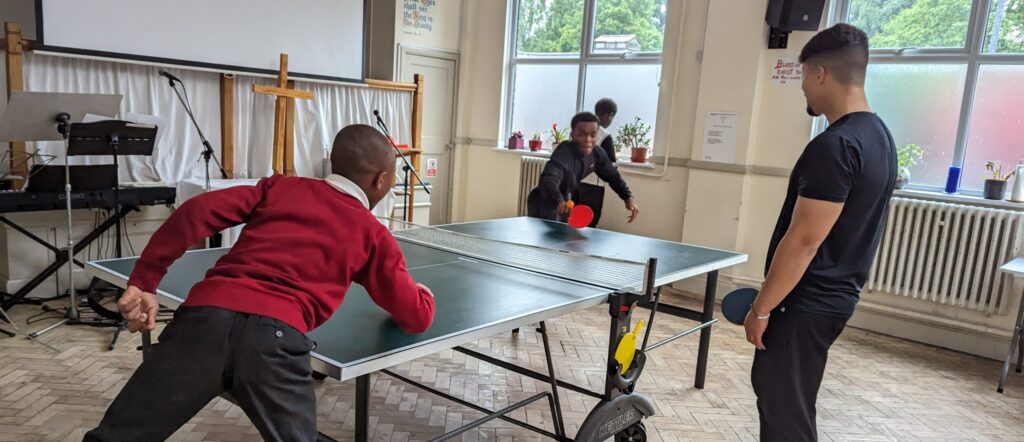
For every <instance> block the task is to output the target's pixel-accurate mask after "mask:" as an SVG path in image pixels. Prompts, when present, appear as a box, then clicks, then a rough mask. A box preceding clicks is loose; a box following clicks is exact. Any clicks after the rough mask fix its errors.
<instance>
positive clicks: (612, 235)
mask: <svg viewBox="0 0 1024 442" xmlns="http://www.w3.org/2000/svg"><path fill="white" fill-rule="evenodd" d="M439 227H440V228H442V229H445V230H450V231H455V232H459V233H465V234H469V235H474V236H480V237H483V238H488V239H496V240H502V241H508V242H514V243H521V244H528V245H533V246H542V247H547V248H553V249H560V250H568V251H573V252H580V253H585V254H590V255H599V256H607V257H612V258H620V259H627V260H634V261H646V260H647V259H648V258H650V257H656V258H658V265H657V278H656V285H658V286H660V285H665V284H670V283H672V282H676V281H679V280H682V279H686V278H689V277H692V276H697V275H700V274H704V273H707V272H710V271H714V270H718V269H721V268H725V267H728V266H731V265H735V264H738V263H742V262H744V261H745V260H746V255H743V254H741V253H735V252H728V251H721V250H714V249H708V248H703V247H696V246H690V245H684V244H680V243H675V242H670V241H662V240H657V239H651V238H645V237H640V236H634V235H627V234H623V233H617V232H610V231H604V230H599V229H581V230H576V229H573V228H571V227H569V226H567V225H564V224H560V223H554V222H550V221H544V220H539V219H533V218H509V219H500V220H491V221H480V222H472V223H464V224H451V225H445V226H439ZM399 245H400V246H401V248H402V251H403V253H404V254H405V258H406V263H407V266H408V268H409V271H410V273H411V274H412V276H413V278H414V279H415V280H416V281H417V282H421V283H423V284H426V285H427V286H428V287H430V288H431V290H432V291H433V292H434V295H435V297H436V302H435V305H436V307H435V309H436V310H435V317H434V322H433V324H432V325H431V327H430V329H429V330H427V331H426V332H425V333H422V334H417V335H413V334H407V333H404V332H402V331H401V330H399V329H398V327H397V326H396V325H395V323H394V322H393V321H392V320H391V319H390V316H389V315H388V313H387V312H385V311H384V310H383V309H381V308H380V307H378V306H376V305H375V304H374V303H373V302H372V301H371V300H370V297H369V296H368V295H367V294H366V292H365V290H364V289H363V288H362V287H361V286H359V285H358V284H353V285H352V287H351V289H350V290H349V291H348V293H347V294H346V296H345V300H344V302H343V303H342V305H341V307H340V308H339V309H338V311H337V312H336V313H335V314H334V316H332V317H331V318H330V319H329V320H328V321H327V322H326V323H324V324H323V325H321V326H320V327H318V328H317V329H316V330H313V331H311V332H310V333H309V337H310V339H312V340H314V341H316V342H317V348H316V349H315V350H314V354H313V361H314V368H316V369H317V370H318V371H321V372H323V373H325V374H328V375H330V376H332V377H335V378H338V379H341V380H348V379H353V378H355V377H358V376H360V375H363V374H367V373H372V372H375V371H378V370H381V369H384V368H388V367H391V366H394V365H397V364H400V363H403V362H406V361H410V360H413V359H416V358H420V357H423V356H427V355H430V354H432V353H436V352H438V351H441V350H445V349H448V348H452V347H454V346H458V345H462V344H466V343H469V342H473V341H475V340H479V339H482V338H485V337H488V336H492V335H494V334H496V333H500V332H502V331H508V330H511V329H513V328H517V327H522V326H526V325H529V324H531V323H536V322H538V321H542V320H548V319H552V318H555V317H559V316H562V315H565V314H568V313H571V312H573V311H577V310H581V309H585V308H588V307H593V306H596V305H600V304H602V303H604V302H606V301H607V298H608V295H609V293H610V291H609V290H608V289H606V288H600V287H594V286H591V285H586V284H581V283H576V282H571V281H567V280H564V279H559V278H555V277H551V276H545V275H541V274H537V273H533V272H529V271H525V270H518V269H514V268H510V267H507V266H503V265H498V264H493V263H488V262H484V261H479V260H476V259H473V258H466V257H463V256H460V255H457V254H454V253H450V252H447V251H442V250H438V249H435V248H431V247H427V246H423V245H418V244H413V243H409V242H405V241H402V240H401V238H399ZM228 250H229V249H226V248H219V249H204V250H196V251H190V252H187V253H185V255H184V256H182V257H181V258H180V259H178V260H177V261H176V262H175V263H174V264H173V265H172V266H171V267H170V269H169V270H168V272H167V275H166V276H165V277H164V279H163V280H162V281H161V283H160V286H159V289H158V292H159V293H158V294H159V295H160V297H161V303H162V304H164V305H169V306H177V305H178V304H180V303H181V302H183V301H184V300H185V298H186V297H187V295H188V292H189V290H190V289H191V287H192V286H193V285H194V284H195V283H196V282H198V281H200V280H201V279H202V278H203V276H204V275H205V273H206V271H207V270H208V269H210V268H211V267H213V266H214V264H215V263H216V262H217V260H218V259H219V258H220V257H221V256H223V255H224V254H226V253H227V252H228ZM136 259H137V258H135V257H132V258H121V259H112V260H104V261H94V262H90V263H88V264H87V266H86V270H87V272H88V273H90V274H91V275H93V276H96V277H99V278H100V279H103V280H106V281H107V282H110V283H113V284H116V285H120V286H122V287H123V286H124V285H125V284H126V283H127V279H128V276H129V275H131V271H132V269H133V268H134V265H135V260H136Z"/></svg>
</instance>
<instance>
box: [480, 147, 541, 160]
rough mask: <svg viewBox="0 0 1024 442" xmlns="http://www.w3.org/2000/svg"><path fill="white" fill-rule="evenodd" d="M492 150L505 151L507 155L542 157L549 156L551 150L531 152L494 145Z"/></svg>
mask: <svg viewBox="0 0 1024 442" xmlns="http://www.w3.org/2000/svg"><path fill="white" fill-rule="evenodd" d="M493 150H496V151H498V152H502V153H506V154H509V155H519V156H524V155H525V156H529V157H543V158H548V157H550V156H551V151H550V150H547V149H544V150H538V151H536V152H533V151H531V150H529V149H509V148H507V147H496V148H494V149H493Z"/></svg>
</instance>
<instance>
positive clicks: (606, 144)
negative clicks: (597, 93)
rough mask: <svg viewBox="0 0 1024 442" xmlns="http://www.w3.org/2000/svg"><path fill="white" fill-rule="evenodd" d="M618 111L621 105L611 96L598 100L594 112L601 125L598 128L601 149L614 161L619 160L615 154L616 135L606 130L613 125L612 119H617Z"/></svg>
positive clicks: (598, 142) (598, 141)
mask: <svg viewBox="0 0 1024 442" xmlns="http://www.w3.org/2000/svg"><path fill="white" fill-rule="evenodd" d="M617 113H619V106H618V105H617V104H615V100H612V99H611V98H602V99H600V100H597V104H595V105H594V114H595V115H597V119H598V120H599V121H598V124H599V125H600V126H601V127H600V128H598V130H597V144H598V145H599V146H601V149H603V150H604V153H605V154H607V155H608V159H610V160H612V163H614V162H615V161H616V160H617V159H616V155H615V140H614V138H615V137H613V136H612V134H610V133H608V132H606V130H607V129H608V127H609V126H611V125H612V120H614V119H615V114H617Z"/></svg>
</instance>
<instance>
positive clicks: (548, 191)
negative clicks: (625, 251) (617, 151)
mask: <svg viewBox="0 0 1024 442" xmlns="http://www.w3.org/2000/svg"><path fill="white" fill-rule="evenodd" d="M570 126H571V127H572V132H570V136H569V141H564V142H562V144H559V145H558V147H556V148H555V151H554V152H552V153H551V158H550V159H549V160H548V162H547V164H545V165H544V171H543V172H541V175H540V180H539V182H538V183H537V187H535V188H534V189H533V190H532V191H530V195H529V196H528V197H527V200H526V205H527V211H528V215H529V216H531V217H535V218H544V219H549V220H553V221H565V220H566V218H567V215H568V214H569V209H570V206H569V205H567V204H566V203H567V202H568V201H571V200H573V198H575V197H576V196H577V195H578V189H579V186H580V181H582V180H583V179H584V178H586V177H587V176H588V175H590V174H591V173H596V174H597V176H598V177H600V178H601V179H602V180H604V181H605V182H607V183H608V185H609V186H611V188H612V190H614V191H615V193H616V194H617V195H619V198H622V200H623V201H625V202H626V210H627V211H629V216H628V220H629V222H633V221H634V220H635V219H636V217H637V214H639V212H640V211H639V209H638V208H637V207H636V201H635V200H634V199H633V194H632V193H631V192H630V191H629V186H627V185H626V181H625V180H623V179H622V175H620V174H619V170H618V169H617V168H615V165H614V164H612V161H611V160H610V159H609V158H608V156H607V154H605V152H604V150H603V149H595V147H596V146H597V143H596V141H597V131H598V118H597V116H596V115H594V114H592V113H590V112H580V113H578V114H576V115H575V116H574V117H572V123H571V124H570Z"/></svg>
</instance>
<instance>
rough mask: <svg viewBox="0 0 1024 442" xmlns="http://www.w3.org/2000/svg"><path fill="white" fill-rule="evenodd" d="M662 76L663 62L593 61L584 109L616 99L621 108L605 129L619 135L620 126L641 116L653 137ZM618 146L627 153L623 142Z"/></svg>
mask: <svg viewBox="0 0 1024 442" xmlns="http://www.w3.org/2000/svg"><path fill="white" fill-rule="evenodd" d="M660 80H661V65H622V64H617V65H590V66H588V67H587V79H586V86H585V87H584V95H583V110H586V111H590V112H593V111H594V104H596V103H597V100H600V99H602V98H611V99H612V100H615V104H616V105H617V106H618V110H619V112H618V113H617V114H616V115H615V119H614V120H613V121H612V124H611V126H609V127H608V129H605V130H606V131H607V132H608V133H609V134H610V135H612V136H616V135H617V134H618V130H619V126H621V125H622V124H623V123H632V122H633V119H634V118H636V117H640V119H641V120H642V121H643V122H644V123H646V124H649V125H650V126H651V133H650V136H651V138H652V139H653V138H654V123H655V118H656V116H657V114H658V82H659V81H660ZM650 147H654V146H650ZM615 148H616V149H617V150H618V151H619V154H620V155H628V153H623V152H624V151H623V150H622V146H619V145H618V143H617V142H616V143H615Z"/></svg>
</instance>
